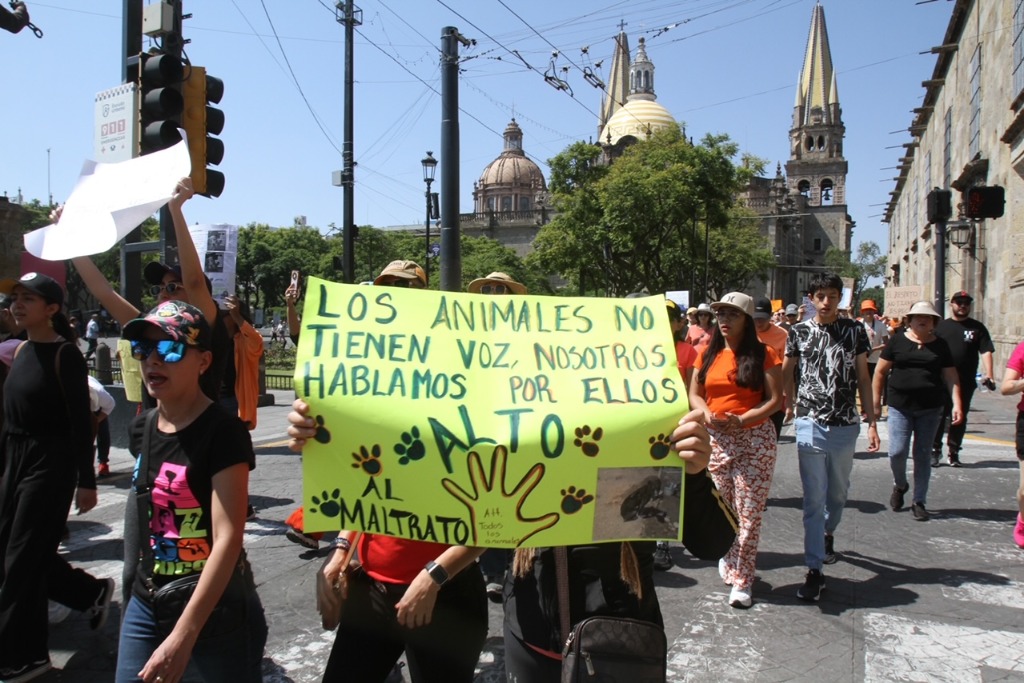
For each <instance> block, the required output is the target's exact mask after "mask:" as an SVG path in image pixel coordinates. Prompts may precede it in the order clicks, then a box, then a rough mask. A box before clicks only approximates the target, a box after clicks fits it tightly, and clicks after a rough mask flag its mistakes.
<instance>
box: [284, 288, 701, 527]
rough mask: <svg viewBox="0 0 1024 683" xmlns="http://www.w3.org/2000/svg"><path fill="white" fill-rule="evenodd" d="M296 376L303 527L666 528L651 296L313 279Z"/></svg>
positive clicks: (660, 327)
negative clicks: (301, 416)
mask: <svg viewBox="0 0 1024 683" xmlns="http://www.w3.org/2000/svg"><path fill="white" fill-rule="evenodd" d="M295 387H296V391H297V392H298V393H299V395H300V396H302V397H304V399H305V400H306V401H307V402H308V403H309V404H310V406H311V413H310V415H311V416H312V417H314V418H315V420H316V423H317V424H318V425H319V429H318V433H317V435H316V438H315V439H313V440H310V441H309V442H308V443H307V445H306V448H305V450H304V457H303V482H304V490H305V495H304V508H305V526H306V529H307V530H308V531H326V530H332V529H342V528H344V529H361V530H363V531H367V532H370V533H381V534H387V535H391V536H400V537H404V538H411V539H414V540H420V541H434V542H439V543H449V544H459V545H480V546H489V547H516V546H519V545H525V546H548V545H564V544H572V543H585V542H590V541H594V540H608V541H611V540H626V539H638V538H662V539H672V538H675V539H678V538H680V535H681V534H680V529H681V528H682V524H681V516H682V486H681V484H682V462H681V461H680V460H679V459H678V458H677V457H676V456H675V455H674V451H672V449H671V444H670V441H669V436H670V435H671V433H672V431H673V430H674V429H675V427H676V424H677V422H678V420H679V418H680V417H681V416H682V415H683V414H685V413H686V412H687V400H686V389H685V387H684V385H683V382H682V379H681V378H680V374H679V369H678V366H677V362H676V355H675V346H674V343H673V340H672V336H671V331H670V328H669V323H668V316H667V314H666V310H665V300H664V298H663V297H661V296H656V297H646V298H640V299H589V298H560V297H539V296H487V295H482V294H459V293H451V292H431V291H424V290H415V289H402V288H396V287H366V286H358V285H342V284H336V283H332V282H327V281H324V280H318V279H316V278H310V280H309V283H308V286H307V293H306V303H305V310H304V312H303V317H302V331H301V334H300V338H299V348H298V356H297V362H296V368H295Z"/></svg>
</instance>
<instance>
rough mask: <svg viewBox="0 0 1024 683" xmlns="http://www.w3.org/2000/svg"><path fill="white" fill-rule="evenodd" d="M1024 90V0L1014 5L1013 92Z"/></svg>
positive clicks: (1015, 0) (1016, 1)
mask: <svg viewBox="0 0 1024 683" xmlns="http://www.w3.org/2000/svg"><path fill="white" fill-rule="evenodd" d="M1022 90H1024V0H1014V3H1013V92H1015V93H1016V94H1017V95H1018V96H1019V95H1020V93H1021V91H1022Z"/></svg>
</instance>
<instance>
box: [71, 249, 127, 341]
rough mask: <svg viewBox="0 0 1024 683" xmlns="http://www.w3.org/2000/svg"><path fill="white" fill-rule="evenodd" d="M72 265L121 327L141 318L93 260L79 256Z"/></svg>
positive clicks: (73, 260) (87, 287)
mask: <svg viewBox="0 0 1024 683" xmlns="http://www.w3.org/2000/svg"><path fill="white" fill-rule="evenodd" d="M71 263H73V264H74V266H75V270H77V271H78V274H79V275H80V276H81V278H82V282H84V283H85V287H86V289H88V290H89V293H90V294H92V295H93V296H94V297H96V298H97V299H98V300H99V302H100V304H102V306H103V308H105V309H107V312H108V313H110V315H111V317H113V318H114V320H116V321H117V323H118V324H119V325H121V327H124V326H125V325H127V324H128V321H129V320H132V319H133V318H138V317H139V309H137V308H135V306H133V305H132V304H131V303H130V302H128V300H126V299H125V298H124V297H123V296H121V295H120V294H118V293H117V291H116V290H115V289H114V287H113V286H112V285H111V284H110V282H108V281H107V278H106V277H104V276H103V273H101V272H100V269H99V268H97V267H96V264H95V263H93V262H92V259H91V258H89V257H88V256H78V257H76V258H73V259H71Z"/></svg>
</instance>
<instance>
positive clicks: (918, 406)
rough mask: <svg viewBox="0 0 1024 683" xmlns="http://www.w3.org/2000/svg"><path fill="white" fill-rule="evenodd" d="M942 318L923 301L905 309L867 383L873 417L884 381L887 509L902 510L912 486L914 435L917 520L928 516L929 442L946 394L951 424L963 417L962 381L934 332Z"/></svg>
mask: <svg viewBox="0 0 1024 683" xmlns="http://www.w3.org/2000/svg"><path fill="white" fill-rule="evenodd" d="M941 321H942V317H941V316H940V315H939V314H938V313H936V312H935V309H934V308H932V305H931V304H930V303H928V302H927V301H918V302H917V303H916V304H914V305H913V306H911V307H910V312H909V313H907V325H906V328H905V329H904V330H903V331H902V332H897V333H896V334H894V335H893V336H892V338H891V339H890V340H889V342H888V343H887V344H886V345H885V348H884V349H882V355H881V356H880V357H879V359H878V365H876V366H875V376H874V377H873V378H872V381H871V387H872V394H873V400H874V404H875V415H880V414H881V412H880V411H881V409H882V391H883V387H884V386H885V384H886V382H888V392H887V394H886V396H887V398H888V402H889V467H890V468H891V469H892V478H893V487H892V494H891V495H890V496H889V507H891V508H892V509H893V512H896V511H898V510H901V509H902V508H903V497H904V495H906V493H907V491H908V490H910V484H909V483H908V482H907V454H908V453H909V452H910V439H911V437H913V439H914V446H913V458H914V494H913V495H914V499H913V504H912V505H911V511H912V512H913V514H914V519H916V520H917V521H919V522H924V521H927V520H928V509H927V508H926V507H925V502H926V499H927V497H928V482H929V479H931V474H932V463H931V454H932V440H933V439H934V438H935V432H936V430H937V429H938V428H939V423H940V422H941V421H942V413H943V410H944V409H945V405H946V397H947V396H948V395H949V394H952V396H953V413H952V421H953V424H960V422H961V421H962V420H963V419H964V416H963V408H962V405H961V402H960V380H959V378H958V375H957V372H956V366H955V365H954V363H953V354H952V352H951V351H950V350H949V345H948V344H947V343H946V342H945V340H944V339H942V338H941V337H937V336H936V335H935V326H936V325H938V324H939V322H941Z"/></svg>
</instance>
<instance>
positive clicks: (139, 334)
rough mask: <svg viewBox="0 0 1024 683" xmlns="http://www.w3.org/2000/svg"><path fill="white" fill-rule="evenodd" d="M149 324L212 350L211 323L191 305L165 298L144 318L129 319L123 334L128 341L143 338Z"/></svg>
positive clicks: (184, 340) (185, 340) (178, 339)
mask: <svg viewBox="0 0 1024 683" xmlns="http://www.w3.org/2000/svg"><path fill="white" fill-rule="evenodd" d="M150 326H153V327H156V328H157V329H158V330H160V331H161V332H163V333H164V334H166V335H167V336H168V337H170V338H171V339H173V340H174V341H182V342H185V344H187V345H188V346H194V347H196V348H198V349H203V350H204V351H208V350H210V342H211V338H212V335H211V333H210V325H209V324H208V323H207V322H206V319H205V318H204V317H203V313H202V311H200V310H199V309H198V308H196V307H195V306H193V305H192V304H186V303H185V302H184V301H165V302H163V303H162V304H160V305H159V306H157V307H156V308H154V309H153V310H151V311H150V312H149V313H147V314H146V315H144V316H143V317H141V318H135V320H132V321H130V322H129V323H128V324H127V325H125V326H124V332H123V333H122V334H121V336H122V337H123V338H125V339H128V340H137V339H142V338H143V337H144V336H145V333H146V330H147V329H149V328H150Z"/></svg>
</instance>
